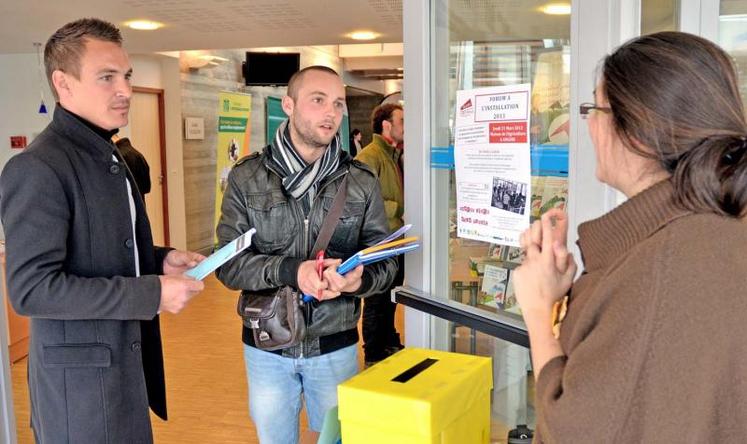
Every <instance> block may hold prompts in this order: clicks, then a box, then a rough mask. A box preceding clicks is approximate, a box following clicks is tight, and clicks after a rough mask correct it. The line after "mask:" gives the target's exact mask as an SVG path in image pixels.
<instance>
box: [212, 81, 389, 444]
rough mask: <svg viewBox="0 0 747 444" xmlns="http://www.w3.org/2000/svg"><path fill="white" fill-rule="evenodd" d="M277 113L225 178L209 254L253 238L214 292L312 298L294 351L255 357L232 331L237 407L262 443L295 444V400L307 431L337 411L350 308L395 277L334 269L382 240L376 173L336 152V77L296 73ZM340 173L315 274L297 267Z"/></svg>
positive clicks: (248, 335) (352, 334) (351, 369)
mask: <svg viewBox="0 0 747 444" xmlns="http://www.w3.org/2000/svg"><path fill="white" fill-rule="evenodd" d="M282 106H283V110H284V111H285V113H286V114H287V115H288V117H289V119H288V120H287V121H286V122H284V123H283V124H282V125H281V126H280V128H279V129H278V132H277V134H276V137H275V139H274V140H273V142H272V143H271V144H270V145H268V146H266V147H265V148H264V150H263V152H262V153H261V154H260V153H255V154H253V155H250V156H248V157H245V158H244V159H241V160H239V161H238V162H237V163H236V166H235V167H234V168H233V170H232V171H231V173H230V174H229V177H228V185H227V188H226V191H225V194H224V197H223V204H222V215H221V220H220V223H219V224H218V229H217V233H218V240H219V246H223V245H225V244H227V243H228V242H230V241H232V240H233V239H235V238H236V237H238V236H239V235H241V234H242V233H244V232H246V231H247V230H249V229H250V228H256V230H257V232H256V234H255V235H254V238H253V239H252V246H251V247H250V248H248V249H247V250H246V251H245V252H244V253H243V254H241V255H239V256H237V257H236V258H234V259H233V260H232V261H229V262H228V263H226V264H225V265H223V266H222V267H221V268H220V269H219V271H218V278H219V279H220V280H221V282H223V283H224V284H225V285H226V286H228V287H230V288H232V289H240V290H242V291H244V292H246V293H248V294H249V295H255V294H256V295H259V294H267V292H268V290H272V289H275V288H278V287H281V286H283V285H290V286H292V287H294V288H297V289H299V290H301V291H303V292H304V293H306V294H309V295H314V297H315V298H316V299H315V300H314V301H313V302H310V303H307V304H306V305H305V307H304V314H305V321H306V335H305V337H304V340H303V341H302V342H301V343H300V344H299V345H297V346H294V347H290V348H287V349H283V350H278V351H274V352H267V351H263V350H259V349H258V348H256V347H255V344H254V339H253V335H252V331H251V330H250V329H248V328H246V327H244V331H243V335H242V336H243V338H242V339H243V342H244V344H245V346H244V354H245V360H246V366H247V376H248V379H249V386H250V390H249V405H250V411H251V416H252V419H253V420H254V422H255V425H256V428H257V433H258V435H259V438H260V441H261V442H262V443H263V444H264V443H296V442H297V441H298V413H299V412H300V409H301V393H303V395H304V399H305V401H306V410H307V412H308V415H309V426H310V428H311V429H313V430H317V431H319V430H320V429H321V426H322V422H323V418H324V414H325V412H326V411H327V410H328V409H330V408H331V407H334V406H335V405H336V404H337V384H339V383H340V382H342V381H344V380H346V379H348V378H349V377H351V376H353V375H354V374H355V373H357V371H358V360H357V345H356V344H357V342H358V330H357V327H356V326H357V323H358V319H359V317H360V299H361V298H364V297H366V296H369V295H373V294H376V293H380V292H382V291H385V290H386V289H387V288H389V285H390V283H391V281H392V279H393V278H394V275H395V273H396V262H395V261H394V260H393V259H387V260H384V261H381V262H377V263H374V264H370V265H367V266H365V267H363V266H359V267H358V268H356V269H355V270H353V271H351V272H349V273H347V274H346V275H344V276H341V275H339V274H338V273H337V272H336V267H337V265H339V264H340V261H341V260H344V259H347V258H348V257H350V256H352V255H353V254H355V253H356V252H357V251H359V250H361V249H363V248H366V247H370V246H372V245H374V244H375V243H376V242H378V241H379V240H381V239H383V238H384V237H385V236H387V235H388V234H389V233H388V224H387V220H386V213H385V212H384V201H383V200H382V197H381V192H380V189H379V184H378V181H377V179H376V176H375V175H374V174H373V173H372V172H371V171H370V170H369V169H368V168H367V167H366V166H364V165H363V164H361V163H360V162H358V161H355V160H353V159H352V158H351V157H350V156H349V155H348V154H347V153H345V152H344V151H343V150H342V149H341V146H340V139H339V134H338V133H337V131H338V129H339V127H340V123H341V121H342V114H343V110H344V108H345V88H344V86H343V83H342V80H341V79H340V77H339V76H338V75H337V73H336V72H335V71H333V70H331V69H329V68H326V67H322V66H312V67H308V68H305V69H303V70H301V71H299V72H298V73H296V74H295V75H294V76H293V78H292V79H291V80H290V82H289V84H288V95H287V96H285V97H284V98H283V101H282ZM346 176H347V180H348V185H347V187H348V189H347V198H346V201H345V206H344V210H343V212H342V216H341V217H340V219H339V220H338V221H335V222H336V223H337V226H336V229H335V230H334V233H333V235H332V238H331V240H330V242H329V245H328V247H327V249H326V257H327V258H328V259H325V261H324V267H325V269H324V272H323V276H321V277H320V276H319V275H318V274H317V271H316V264H315V261H314V260H307V258H308V256H309V253H310V250H311V248H312V246H313V244H314V241H315V240H316V237H317V235H318V233H319V231H320V228H321V224H322V221H323V219H324V216H325V215H326V214H327V212H328V211H329V210H330V207H331V206H332V201H333V199H334V196H335V194H336V193H337V189H338V187H339V186H340V183H341V182H342V180H343V178H344V177H346ZM333 223H334V222H333Z"/></svg>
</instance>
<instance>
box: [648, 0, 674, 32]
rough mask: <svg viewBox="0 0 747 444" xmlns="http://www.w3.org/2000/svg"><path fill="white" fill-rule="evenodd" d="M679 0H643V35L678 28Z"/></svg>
mask: <svg viewBox="0 0 747 444" xmlns="http://www.w3.org/2000/svg"><path fill="white" fill-rule="evenodd" d="M677 3H678V1H677V0H641V35H646V34H653V33H655V32H660V31H676V30H677V7H678V4H677Z"/></svg>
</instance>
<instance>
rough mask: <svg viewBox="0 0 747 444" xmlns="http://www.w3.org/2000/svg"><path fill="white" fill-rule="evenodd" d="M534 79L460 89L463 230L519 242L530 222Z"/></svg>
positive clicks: (457, 147)
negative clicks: (509, 83) (531, 126)
mask: <svg viewBox="0 0 747 444" xmlns="http://www.w3.org/2000/svg"><path fill="white" fill-rule="evenodd" d="M529 99H530V86H529V84H520V85H510V86H494V87H489V88H478V89H471V90H464V91H457V100H456V119H455V124H454V161H455V168H456V185H457V186H456V191H457V236H459V237H463V238H467V239H474V240H479V241H484V242H490V243H495V244H505V245H511V246H519V236H520V235H521V233H522V231H524V230H525V229H526V228H528V227H529V213H530V203H531V202H530V200H529V199H530V198H531V195H532V194H531V190H530V188H531V163H530V150H529V128H530V126H529V125H530V122H529V115H530V110H529Z"/></svg>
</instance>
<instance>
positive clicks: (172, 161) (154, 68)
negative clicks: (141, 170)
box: [0, 54, 187, 248]
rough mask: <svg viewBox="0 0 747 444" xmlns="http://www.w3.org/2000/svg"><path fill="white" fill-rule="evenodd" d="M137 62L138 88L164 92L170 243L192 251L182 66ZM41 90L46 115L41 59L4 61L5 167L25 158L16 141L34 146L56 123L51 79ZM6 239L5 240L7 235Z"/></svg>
mask: <svg viewBox="0 0 747 444" xmlns="http://www.w3.org/2000/svg"><path fill="white" fill-rule="evenodd" d="M131 62H132V66H133V73H134V76H133V84H134V85H136V86H145V87H150V88H160V89H163V90H164V101H165V108H166V109H165V115H166V165H167V168H168V170H167V181H168V190H169V193H168V201H169V234H170V237H171V242H170V243H171V245H172V246H174V247H177V248H186V245H187V241H186V225H185V221H184V218H185V215H184V174H183V171H184V168H183V159H182V157H183V156H182V123H181V86H180V84H179V60H178V59H174V58H171V57H166V56H141V55H133V56H131ZM42 76H44V73H42ZM41 88H42V89H43V92H44V102H45V103H46V105H47V110H48V114H46V115H45V114H39V113H38V111H39V105H40V101H41V98H40V95H39V89H40V81H39V74H38V67H37V56H36V54H6V55H0V167H3V166H5V164H6V163H7V162H8V159H10V158H11V157H12V156H13V155H15V154H17V153H18V152H20V150H13V149H11V148H10V136H26V139H27V142H28V143H31V141H32V140H33V138H34V137H35V136H36V135H37V134H39V132H41V131H42V130H43V129H44V128H45V127H46V126H47V124H49V122H50V121H51V119H52V113H53V112H54V98H53V96H52V93H51V92H50V90H49V86H48V84H47V80H46V77H44V78H43V79H42V82H41ZM122 133H123V134H125V135H127V134H129V129H128V128H124V129H123V130H122ZM0 237H4V236H3V235H2V233H0Z"/></svg>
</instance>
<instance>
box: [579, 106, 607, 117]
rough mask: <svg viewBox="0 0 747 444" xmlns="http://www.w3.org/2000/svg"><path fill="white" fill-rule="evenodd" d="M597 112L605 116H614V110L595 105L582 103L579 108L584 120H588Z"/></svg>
mask: <svg viewBox="0 0 747 444" xmlns="http://www.w3.org/2000/svg"><path fill="white" fill-rule="evenodd" d="M595 111H599V112H602V113H605V114H612V108H609V107H606V106H596V105H595V104H593V103H582V104H581V105H579V107H578V112H579V113H580V114H581V118H582V119H588V118H589V116H590V115H592V114H594V112H595Z"/></svg>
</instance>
